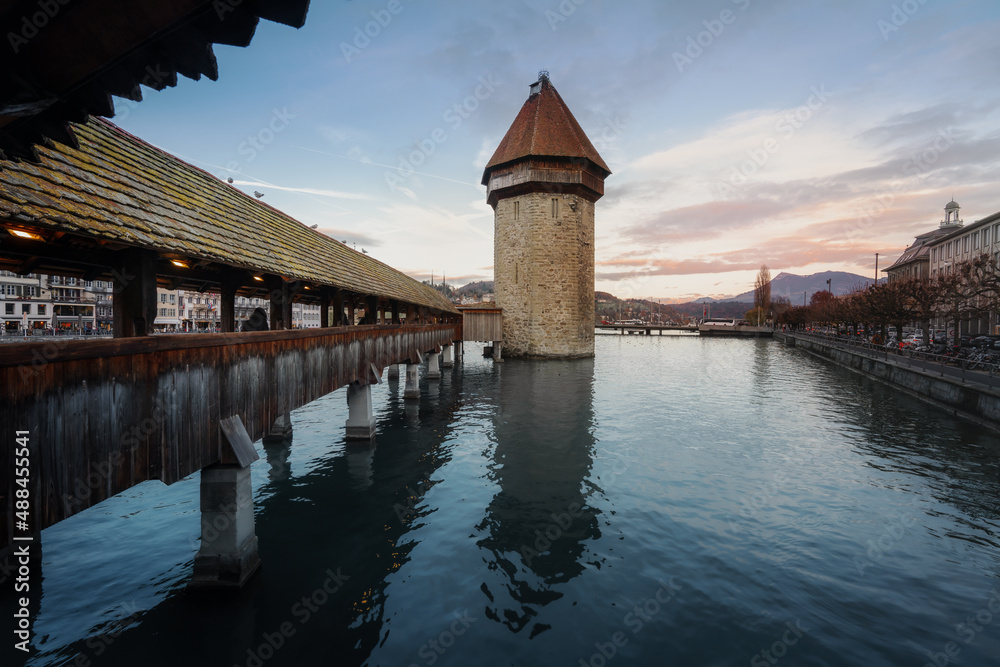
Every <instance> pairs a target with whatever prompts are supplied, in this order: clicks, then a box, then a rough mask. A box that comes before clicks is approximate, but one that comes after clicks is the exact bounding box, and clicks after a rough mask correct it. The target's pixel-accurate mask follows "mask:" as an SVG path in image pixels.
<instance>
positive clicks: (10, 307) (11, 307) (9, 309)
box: [4, 303, 14, 315]
mask: <svg viewBox="0 0 1000 667" xmlns="http://www.w3.org/2000/svg"><path fill="white" fill-rule="evenodd" d="M4 306H5V308H6V311H5V314H6V315H13V314H14V304H12V303H5V304H4Z"/></svg>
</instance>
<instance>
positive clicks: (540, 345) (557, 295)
mask: <svg viewBox="0 0 1000 667" xmlns="http://www.w3.org/2000/svg"><path fill="white" fill-rule="evenodd" d="M610 174H611V170H610V169H608V166H607V164H605V162H604V160H603V159H602V158H601V156H600V155H599V154H598V153H597V150H596V149H595V148H594V146H593V144H592V143H591V142H590V140H589V139H588V138H587V135H586V134H585V133H584V132H583V130H582V128H581V127H580V124H579V123H577V121H576V119H575V118H574V117H573V114H572V113H571V112H570V110H569V108H568V107H567V106H566V104H565V102H563V100H562V98H561V97H560V96H559V93H558V92H557V91H556V89H555V87H554V86H553V85H552V83H551V82H550V81H549V78H548V74H547V73H546V72H542V73H540V74H539V78H538V81H537V82H535V83H533V84H531V87H530V91H529V95H528V99H527V101H526V102H525V103H524V105H523V106H522V108H521V111H520V112H519V113H518V115H517V118H515V120H514V123H513V124H512V125H511V127H510V129H509V130H508V131H507V134H506V135H505V136H504V138H503V140H502V141H501V142H500V145H499V146H498V147H497V150H496V152H495V153H494V154H493V157H492V158H491V159H490V161H489V162H488V163H487V165H486V169H485V171H484V173H483V179H482V183H483V185H486V186H487V201H488V202H489V204H490V205H491V206H492V207H493V210H494V245H493V257H494V263H493V271H494V291H495V295H496V304H497V306H498V307H499V308H502V309H503V349H504V354H505V355H506V356H510V357H552V358H559V357H588V356H593V354H594V324H595V322H594V221H595V203H596V202H597V200H598V199H600V198H601V197H602V196H603V195H604V179H605V178H607V177H608V176H609V175H610Z"/></svg>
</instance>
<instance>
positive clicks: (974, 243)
mask: <svg viewBox="0 0 1000 667" xmlns="http://www.w3.org/2000/svg"><path fill="white" fill-rule="evenodd" d="M978 247H979V232H973V233H972V249H973V250H975V249H976V248H978Z"/></svg>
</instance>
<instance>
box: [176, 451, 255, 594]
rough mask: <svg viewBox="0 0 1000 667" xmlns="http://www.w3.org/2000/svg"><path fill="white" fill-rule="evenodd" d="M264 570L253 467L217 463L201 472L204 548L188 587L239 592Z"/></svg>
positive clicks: (202, 542)
mask: <svg viewBox="0 0 1000 667" xmlns="http://www.w3.org/2000/svg"><path fill="white" fill-rule="evenodd" d="M258 568H260V555H259V553H258V552H257V535H256V533H255V532H254V519H253V489H252V487H251V485H250V468H249V466H247V467H242V466H240V465H239V464H223V463H217V464H215V465H211V466H209V467H207V468H203V469H202V471H201V548H200V549H199V550H198V554H197V555H196V556H195V558H194V573H193V574H192V577H191V582H190V583H189V584H188V588H191V589H196V590H197V589H213V588H214V589H220V588H221V589H239V588H240V587H241V586H243V584H245V583H246V581H247V580H248V579H249V578H250V577H251V576H252V575H253V574H254V573H255V572H256V571H257V569H258Z"/></svg>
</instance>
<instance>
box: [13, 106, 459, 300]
mask: <svg viewBox="0 0 1000 667" xmlns="http://www.w3.org/2000/svg"><path fill="white" fill-rule="evenodd" d="M74 130H75V134H76V136H77V139H78V140H79V143H80V148H79V149H78V150H77V149H73V148H70V147H67V146H64V145H62V144H56V145H55V146H54V147H48V148H46V147H40V148H39V152H40V154H41V156H42V159H41V161H40V162H39V163H38V164H29V163H24V162H5V163H4V164H3V168H2V169H0V212H2V214H3V217H5V218H7V219H13V218H15V217H16V218H17V219H18V220H21V221H25V222H31V223H33V224H37V225H38V226H39V227H43V228H49V229H53V230H57V231H63V232H68V233H72V234H77V235H83V236H87V237H90V238H92V239H96V240H107V241H116V242H126V243H128V244H131V245H136V246H141V247H145V248H151V249H155V250H158V251H160V252H176V253H179V254H182V255H185V256H188V257H191V258H197V259H207V260H212V261H216V262H220V263H223V264H228V265H231V266H236V267H240V268H245V269H249V270H251V271H261V272H266V273H272V274H275V275H281V276H284V277H286V278H289V279H291V280H303V281H308V282H314V283H318V284H321V285H330V286H334V287H339V288H342V289H345V290H350V291H352V292H356V293H360V294H371V295H376V296H380V297H384V298H388V299H398V300H400V301H403V302H406V303H413V304H416V305H421V306H427V307H431V308H435V309H438V310H443V311H448V312H457V311H455V309H454V307H453V306H452V305H451V303H450V302H449V301H448V300H447V299H446V298H445V297H444V296H443V295H442V294H441V293H440V292H438V291H437V290H434V289H432V288H430V287H428V286H427V285H424V284H422V283H419V282H417V281H416V280H414V279H412V278H410V277H409V276H406V275H405V274H403V273H401V272H399V271H397V270H395V269H393V268H391V267H389V266H387V265H385V264H383V263H382V262H379V261H378V260H376V259H373V258H372V257H369V256H367V255H365V254H363V253H359V252H357V251H355V250H352V249H350V248H348V247H347V246H345V245H344V244H342V243H340V242H338V241H336V240H334V239H331V238H329V237H327V236H325V235H323V234H320V233H319V232H316V231H315V230H312V229H310V228H308V227H306V226H305V225H303V224H302V223H300V222H299V221H297V220H295V219H293V218H291V217H290V216H288V215H286V214H284V213H282V212H281V211H278V210H277V209H274V208H272V207H271V206H268V205H267V204H264V203H263V202H260V201H257V200H256V199H254V198H252V197H249V196H247V195H245V194H244V193H243V192H241V191H239V190H237V189H236V188H233V187H232V186H230V185H228V184H226V183H223V182H221V181H219V180H218V179H217V178H215V177H214V176H212V175H211V174H208V173H207V172H205V171H203V170H201V169H198V168H197V167H193V166H191V165H189V164H187V163H185V162H183V161H182V160H180V159H178V158H176V157H174V156H172V155H170V154H168V153H165V152H163V151H161V150H160V149H158V148H155V147H154V146H151V145H150V144H147V143H146V142H144V141H142V140H140V139H137V138H136V137H134V136H132V135H130V134H129V133H127V132H125V131H124V130H122V129H121V128H119V127H117V126H115V125H114V124H112V123H110V122H108V121H105V120H90V121H88V122H87V123H85V124H82V125H75V126H74Z"/></svg>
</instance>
